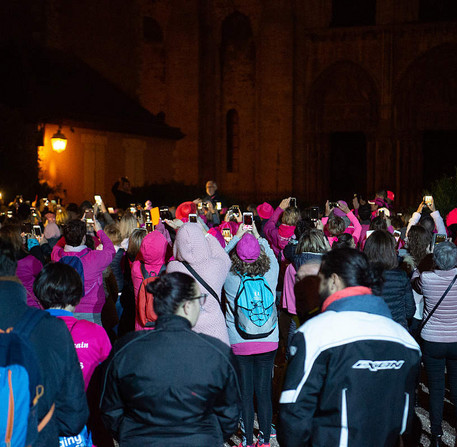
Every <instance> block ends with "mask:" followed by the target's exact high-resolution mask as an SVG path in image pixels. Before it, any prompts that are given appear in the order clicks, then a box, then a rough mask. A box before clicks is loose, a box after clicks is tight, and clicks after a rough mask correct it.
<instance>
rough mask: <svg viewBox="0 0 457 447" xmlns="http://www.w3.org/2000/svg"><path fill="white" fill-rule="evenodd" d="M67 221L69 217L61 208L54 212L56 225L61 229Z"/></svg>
mask: <svg viewBox="0 0 457 447" xmlns="http://www.w3.org/2000/svg"><path fill="white" fill-rule="evenodd" d="M68 221H69V216H68V212H67V210H66V209H65V208H64V207H63V206H62V207H60V208H57V212H56V224H57V225H58V226H59V227H61V226H62V225H65V224H66V223H67V222H68Z"/></svg>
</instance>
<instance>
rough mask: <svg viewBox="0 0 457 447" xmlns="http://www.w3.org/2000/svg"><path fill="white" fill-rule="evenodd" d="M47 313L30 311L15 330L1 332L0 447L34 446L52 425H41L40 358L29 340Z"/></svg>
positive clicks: (47, 419) (52, 409)
mask: <svg viewBox="0 0 457 447" xmlns="http://www.w3.org/2000/svg"><path fill="white" fill-rule="evenodd" d="M44 315H45V312H43V311H40V310H38V309H34V308H28V309H27V310H26V312H25V313H24V316H23V317H22V318H21V319H20V320H19V321H18V322H17V323H16V325H15V326H14V328H8V329H6V330H0V402H1V405H0V445H1V446H11V447H16V446H20V447H23V446H25V445H27V446H29V445H32V444H33V442H34V441H35V440H36V438H37V436H38V433H39V432H40V431H41V430H42V429H43V428H44V426H45V425H46V424H47V423H48V422H49V420H50V419H51V417H52V414H53V412H54V407H55V405H54V404H53V405H52V407H51V409H50V411H49V412H48V414H47V415H46V416H45V417H44V418H43V420H42V421H41V422H40V423H38V415H37V411H38V410H37V409H38V405H37V404H38V400H39V399H40V397H41V396H42V395H43V393H44V387H43V385H42V381H41V376H40V371H39V366H38V365H39V362H38V357H37V354H36V352H35V349H34V348H33V346H32V344H31V343H30V340H29V337H30V334H31V332H32V331H33V329H34V328H35V326H36V325H37V323H38V322H39V321H40V320H41V319H42V318H43V317H44Z"/></svg>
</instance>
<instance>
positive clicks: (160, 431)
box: [101, 272, 240, 447]
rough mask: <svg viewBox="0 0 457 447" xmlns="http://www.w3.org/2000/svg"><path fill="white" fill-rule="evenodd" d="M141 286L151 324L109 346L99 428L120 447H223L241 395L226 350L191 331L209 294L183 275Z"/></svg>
mask: <svg viewBox="0 0 457 447" xmlns="http://www.w3.org/2000/svg"><path fill="white" fill-rule="evenodd" d="M147 287H148V292H150V293H152V294H153V295H154V304H153V305H154V311H155V313H156V314H157V322H156V327H155V329H154V330H152V331H136V332H133V333H129V334H127V335H126V336H125V337H123V338H122V339H120V340H119V342H118V343H117V344H116V346H115V347H114V348H113V350H112V352H111V354H110V356H109V358H108V360H107V362H106V364H105V379H104V384H103V393H102V398H101V411H102V414H103V420H104V422H105V425H106V427H107V428H109V429H110V430H111V432H112V434H113V436H114V438H115V439H116V440H117V441H118V442H119V445H120V447H130V446H132V447H133V446H135V447H136V446H138V445H147V446H151V447H152V446H165V445H180V446H184V445H185V446H189V447H192V446H195V447H197V446H198V447H201V446H219V447H222V445H223V444H224V440H227V439H229V438H230V436H231V435H232V434H233V433H234V432H235V431H236V429H237V424H238V420H239V416H240V391H239V386H238V381H237V375H236V371H235V367H234V359H233V355H232V354H231V352H230V348H229V347H228V346H227V345H226V344H225V343H223V342H221V341H220V340H217V339H216V338H213V337H210V336H208V335H205V334H200V333H197V332H195V331H193V330H192V327H193V326H195V324H196V323H197V320H198V318H199V314H200V310H201V307H202V306H203V307H204V306H205V305H206V304H207V303H206V299H207V294H206V293H201V292H200V287H199V285H198V284H197V282H196V281H195V280H194V279H193V278H192V277H191V276H189V275H187V274H184V273H181V272H174V273H170V274H165V275H161V276H160V277H159V278H158V279H157V280H156V281H154V282H152V283H150V284H148V286H147Z"/></svg>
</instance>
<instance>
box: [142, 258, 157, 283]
mask: <svg viewBox="0 0 457 447" xmlns="http://www.w3.org/2000/svg"><path fill="white" fill-rule="evenodd" d="M140 269H141V276H142V277H143V279H146V278H150V277H151V276H157V274H156V272H154V270H151V271H150V272H148V271H147V270H146V266H145V264H144V262H143V261H140Z"/></svg>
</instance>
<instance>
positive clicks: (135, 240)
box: [127, 228, 148, 259]
mask: <svg viewBox="0 0 457 447" xmlns="http://www.w3.org/2000/svg"><path fill="white" fill-rule="evenodd" d="M147 234H148V232H147V231H146V230H145V229H144V228H134V229H133V231H132V234H131V235H130V238H129V247H128V248H127V255H128V256H129V258H130V259H135V258H136V255H137V254H138V252H139V251H140V247H141V242H143V239H144V238H145V237H146V235H147Z"/></svg>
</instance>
